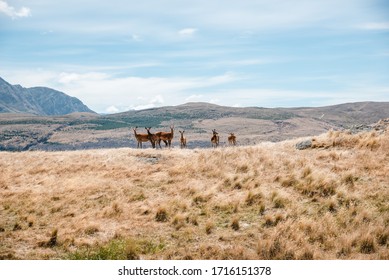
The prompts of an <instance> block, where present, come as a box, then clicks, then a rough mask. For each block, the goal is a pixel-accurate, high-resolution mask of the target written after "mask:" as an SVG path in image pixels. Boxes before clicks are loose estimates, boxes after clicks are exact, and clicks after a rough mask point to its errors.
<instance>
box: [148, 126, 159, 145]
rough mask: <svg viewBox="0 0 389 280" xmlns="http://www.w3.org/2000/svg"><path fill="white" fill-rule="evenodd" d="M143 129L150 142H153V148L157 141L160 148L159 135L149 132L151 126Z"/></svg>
mask: <svg viewBox="0 0 389 280" xmlns="http://www.w3.org/2000/svg"><path fill="white" fill-rule="evenodd" d="M145 129H146V130H147V136H148V138H149V140H150V142H151V144H153V143H154V145H152V146H153V148H156V144H157V143H158V145H159V148H161V143H160V142H161V141H160V140H159V137H158V136H157V135H156V134H153V133H151V132H150V129H151V127H149V128H147V127H145Z"/></svg>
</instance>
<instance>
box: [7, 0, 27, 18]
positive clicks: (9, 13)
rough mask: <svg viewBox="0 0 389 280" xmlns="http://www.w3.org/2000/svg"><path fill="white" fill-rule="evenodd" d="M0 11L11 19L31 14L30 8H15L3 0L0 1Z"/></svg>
mask: <svg viewBox="0 0 389 280" xmlns="http://www.w3.org/2000/svg"><path fill="white" fill-rule="evenodd" d="M0 13H3V14H5V15H7V16H9V17H11V18H13V19H15V18H21V17H29V16H31V10H30V9H29V8H26V7H22V8H20V9H19V10H17V9H15V8H14V7H12V6H10V5H8V3H7V2H5V1H0Z"/></svg>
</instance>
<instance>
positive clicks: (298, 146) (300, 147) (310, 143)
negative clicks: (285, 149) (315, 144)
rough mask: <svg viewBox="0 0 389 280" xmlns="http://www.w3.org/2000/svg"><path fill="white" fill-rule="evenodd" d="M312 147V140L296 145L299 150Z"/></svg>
mask: <svg viewBox="0 0 389 280" xmlns="http://www.w3.org/2000/svg"><path fill="white" fill-rule="evenodd" d="M311 147H312V140H305V141H301V142H299V143H297V144H296V149H297V150H305V149H308V148H311Z"/></svg>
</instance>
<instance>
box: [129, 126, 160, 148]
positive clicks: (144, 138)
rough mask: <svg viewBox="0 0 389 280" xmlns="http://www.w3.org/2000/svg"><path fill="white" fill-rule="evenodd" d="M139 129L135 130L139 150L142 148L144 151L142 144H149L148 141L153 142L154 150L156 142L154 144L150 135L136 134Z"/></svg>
mask: <svg viewBox="0 0 389 280" xmlns="http://www.w3.org/2000/svg"><path fill="white" fill-rule="evenodd" d="M137 128H138V127H135V128H133V130H134V134H135V138H136V141H138V146H137V148H139V147H140V148H141V149H142V142H148V141H150V142H151V145H152V146H153V148H154V147H155V142H153V141H152V140H151V139H150V137H149V135H148V134H139V133H137V132H136V130H137Z"/></svg>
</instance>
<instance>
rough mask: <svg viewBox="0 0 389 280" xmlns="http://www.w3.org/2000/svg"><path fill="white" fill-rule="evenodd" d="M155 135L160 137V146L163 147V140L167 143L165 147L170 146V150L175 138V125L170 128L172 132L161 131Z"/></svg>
mask: <svg viewBox="0 0 389 280" xmlns="http://www.w3.org/2000/svg"><path fill="white" fill-rule="evenodd" d="M155 135H157V136H158V144H159V146H161V140H162V141H163V142H165V145H166V146H169V148H170V147H171V145H172V140H173V137H174V125H173V126H170V132H163V131H159V132H156V133H155Z"/></svg>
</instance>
